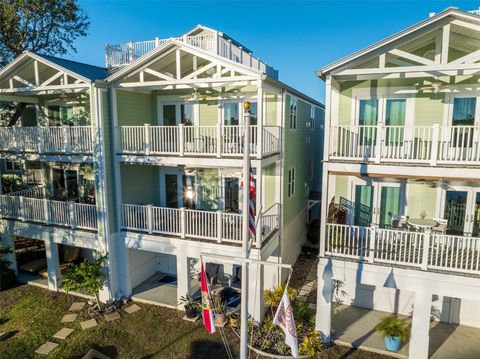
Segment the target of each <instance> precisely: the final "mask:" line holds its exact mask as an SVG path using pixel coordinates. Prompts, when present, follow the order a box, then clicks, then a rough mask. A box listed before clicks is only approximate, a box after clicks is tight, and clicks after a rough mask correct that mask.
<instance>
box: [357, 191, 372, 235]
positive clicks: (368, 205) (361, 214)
mask: <svg viewBox="0 0 480 359" xmlns="http://www.w3.org/2000/svg"><path fill="white" fill-rule="evenodd" d="M373 192H374V187H373V186H371V185H363V184H357V185H355V204H354V212H353V224H354V225H355V226H361V227H370V225H371V224H372V219H373Z"/></svg>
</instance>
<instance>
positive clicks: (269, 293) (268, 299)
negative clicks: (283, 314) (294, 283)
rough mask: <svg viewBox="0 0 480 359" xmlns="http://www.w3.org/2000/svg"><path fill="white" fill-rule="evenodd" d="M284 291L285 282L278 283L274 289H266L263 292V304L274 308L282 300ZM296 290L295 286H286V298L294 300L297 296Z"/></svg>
mask: <svg viewBox="0 0 480 359" xmlns="http://www.w3.org/2000/svg"><path fill="white" fill-rule="evenodd" d="M284 291H285V284H283V283H282V284H280V285H278V286H277V287H276V288H274V289H267V290H265V292H264V298H265V299H264V300H265V304H267V305H268V306H270V307H272V308H273V309H275V308H276V307H278V304H280V301H281V300H282V296H283V292H284ZM297 295H298V291H297V290H296V289H295V288H292V287H288V298H289V299H290V301H291V302H292V301H294V300H295V299H296V298H297Z"/></svg>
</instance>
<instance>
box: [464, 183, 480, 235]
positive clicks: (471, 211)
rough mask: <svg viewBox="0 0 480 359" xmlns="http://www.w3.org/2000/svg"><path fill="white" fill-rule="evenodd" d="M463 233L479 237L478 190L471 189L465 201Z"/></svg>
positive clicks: (479, 199)
mask: <svg viewBox="0 0 480 359" xmlns="http://www.w3.org/2000/svg"><path fill="white" fill-rule="evenodd" d="M465 220H466V223H465V233H466V234H467V235H471V236H473V237H480V189H478V188H471V189H470V190H469V196H468V200H467V210H466V218H465Z"/></svg>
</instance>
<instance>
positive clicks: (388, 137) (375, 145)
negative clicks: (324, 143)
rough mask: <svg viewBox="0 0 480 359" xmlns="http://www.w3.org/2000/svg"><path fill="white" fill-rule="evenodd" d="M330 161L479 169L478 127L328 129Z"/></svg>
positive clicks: (372, 126)
mask: <svg viewBox="0 0 480 359" xmlns="http://www.w3.org/2000/svg"><path fill="white" fill-rule="evenodd" d="M328 158H329V159H330V160H347V161H350V160H354V161H366V162H373V163H377V164H381V163H405V164H407V163H408V164H422V165H428V166H441V165H475V166H480V126H441V125H439V124H433V125H431V126H386V125H384V124H383V123H378V124H377V125H361V126H359V125H340V126H331V127H330V138H329V147H328Z"/></svg>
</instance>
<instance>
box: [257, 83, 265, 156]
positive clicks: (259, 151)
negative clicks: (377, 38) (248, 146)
mask: <svg viewBox="0 0 480 359" xmlns="http://www.w3.org/2000/svg"><path fill="white" fill-rule="evenodd" d="M263 118H264V117H263V88H262V82H261V81H259V84H258V89H257V158H258V159H260V158H262V155H263Z"/></svg>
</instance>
